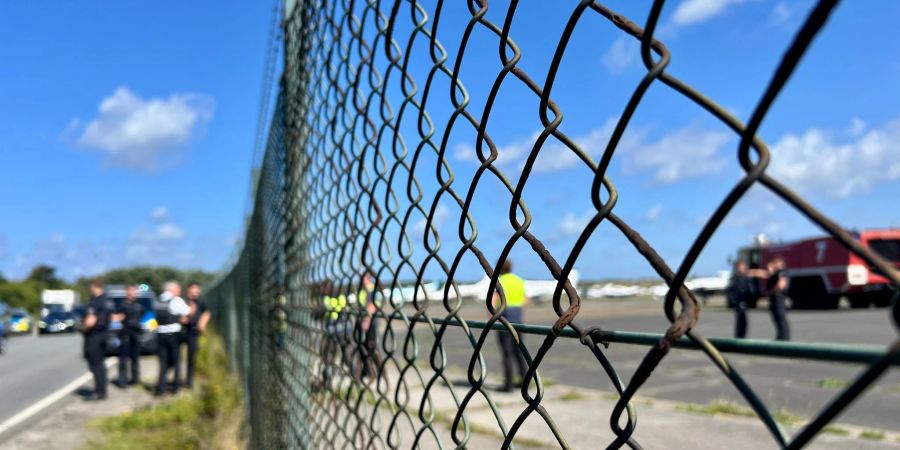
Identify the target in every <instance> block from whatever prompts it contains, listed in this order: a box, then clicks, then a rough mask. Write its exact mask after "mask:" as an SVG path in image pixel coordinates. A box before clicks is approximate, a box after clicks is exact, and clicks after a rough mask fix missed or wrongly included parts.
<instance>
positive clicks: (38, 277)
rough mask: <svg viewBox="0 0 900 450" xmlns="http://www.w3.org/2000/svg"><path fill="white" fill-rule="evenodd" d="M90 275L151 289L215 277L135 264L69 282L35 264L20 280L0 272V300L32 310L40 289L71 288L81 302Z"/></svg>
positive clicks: (36, 307) (37, 306)
mask: <svg viewBox="0 0 900 450" xmlns="http://www.w3.org/2000/svg"><path fill="white" fill-rule="evenodd" d="M94 278H99V279H101V280H103V282H104V283H106V284H126V283H138V284H139V283H145V284H147V285H149V286H150V287H151V289H153V290H154V291H155V292H157V293H158V292H162V286H163V283H165V282H166V281H169V280H176V281H179V282H181V283H182V284H187V283H190V282H197V283H200V284H201V285H204V284H207V283H209V282H211V281H212V280H213V278H215V274H213V273H210V272H206V271H203V270H181V269H176V268H174V267H165V266H162V267H153V266H137V267H130V268H123V269H114V270H111V271H109V272H106V273H104V274H101V275H96V276H91V277H81V278H78V279H77V280H76V281H75V282H74V283H69V282H67V281H66V280H63V279H62V278H60V277H59V276H58V275H57V273H56V268H55V267H53V266H50V265H39V266H37V267H35V268H34V269H32V270H31V272H29V274H28V276H27V277H25V279H23V280H18V281H16V280H7V279H6V278H5V277H3V275H0V301H2V302H5V303H6V304H8V305H9V306H10V307H13V308H24V309H26V310H28V312H30V313H32V314H37V313H38V311H39V310H40V309H41V291H43V290H44V289H74V290H75V291H76V292H78V293H79V294H80V295H81V302H82V303H86V302H87V299H88V298H89V297H90V293H89V291H88V284H89V283H90V281H91V280H92V279H94Z"/></svg>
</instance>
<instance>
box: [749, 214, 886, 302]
mask: <svg viewBox="0 0 900 450" xmlns="http://www.w3.org/2000/svg"><path fill="white" fill-rule="evenodd" d="M854 235H855V236H856V237H857V239H859V241H860V242H861V243H862V245H863V246H865V247H868V248H870V249H872V250H873V251H875V253H877V254H878V255H879V256H881V257H882V258H884V259H886V260H888V261H889V262H891V263H892V264H893V265H894V267H897V268H900V229H887V230H867V231H863V232H854ZM776 256H781V257H782V258H784V261H785V265H786V266H787V268H786V270H785V274H786V275H787V277H788V278H789V280H790V285H789V287H788V296H789V297H790V298H791V304H792V307H793V308H795V309H835V308H837V307H838V305H839V302H840V299H841V297H846V298H847V300H848V302H849V303H850V306H851V307H853V308H868V307H869V306H871V305H875V306H876V307H886V306H889V305H890V304H891V302H892V301H893V298H894V293H895V292H896V289H897V286H893V285H892V284H891V283H890V281H889V280H888V279H887V278H885V277H884V276H883V275H882V274H880V273H879V271H878V270H877V269H876V268H874V267H870V266H869V265H868V264H866V262H865V261H863V259H862V258H860V257H859V256H858V255H856V254H854V253H851V252H850V251H849V250H848V249H847V248H845V247H844V246H843V245H841V244H840V243H838V242H837V241H836V240H834V238H832V237H830V236H829V237H817V238H811V239H804V240H800V241H794V242H787V243H777V244H775V243H763V242H757V244H755V245H753V246H749V247H744V248H741V249H740V250H739V251H738V260H740V261H744V262H745V263H746V264H747V265H748V266H749V267H750V268H765V267H766V264H768V263H769V261H771V260H772V259H773V258H775V257H776ZM764 286H765V283H764V281H763V282H761V284H760V289H759V290H758V292H759V294H760V296H764V295H766V292H765V290H764ZM751 303H752V304H751V305H749V306H751V307H753V306H755V300H754V301H753V302H751Z"/></svg>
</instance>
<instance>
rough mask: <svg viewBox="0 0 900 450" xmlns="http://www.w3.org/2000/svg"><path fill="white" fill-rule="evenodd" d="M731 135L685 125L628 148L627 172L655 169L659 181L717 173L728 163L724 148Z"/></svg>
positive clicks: (671, 181)
mask: <svg viewBox="0 0 900 450" xmlns="http://www.w3.org/2000/svg"><path fill="white" fill-rule="evenodd" d="M731 139H732V135H731V134H729V133H727V132H724V131H708V130H698V129H695V128H691V127H688V128H682V129H679V130H675V131H673V132H671V133H669V134H666V135H665V136H663V137H662V138H660V139H659V140H658V141H656V142H652V143H649V144H640V145H638V146H636V147H633V148H630V149H626V151H624V152H623V153H624V154H625V161H624V168H625V171H626V173H633V172H639V171H652V172H653V178H654V180H656V181H657V182H659V183H674V182H676V181H680V180H683V179H686V178H693V177H698V176H702V175H708V174H711V173H716V172H719V171H721V170H722V169H723V168H724V167H725V165H726V163H727V161H726V159H725V158H724V157H723V156H722V155H721V154H720V150H721V149H722V148H723V147H724V146H725V144H727V143H728V141H730V140H731Z"/></svg>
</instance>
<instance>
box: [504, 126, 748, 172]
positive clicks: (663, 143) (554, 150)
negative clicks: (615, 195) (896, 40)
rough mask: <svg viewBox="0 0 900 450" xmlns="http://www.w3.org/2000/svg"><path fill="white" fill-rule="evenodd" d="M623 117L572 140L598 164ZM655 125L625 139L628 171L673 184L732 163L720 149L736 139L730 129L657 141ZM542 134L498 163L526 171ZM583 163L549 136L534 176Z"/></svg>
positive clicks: (622, 150)
mask: <svg viewBox="0 0 900 450" xmlns="http://www.w3.org/2000/svg"><path fill="white" fill-rule="evenodd" d="M616 122H617V119H615V118H611V119H609V120H607V121H606V122H605V123H604V124H603V125H602V126H601V127H599V128H596V129H594V130H591V131H589V132H588V133H586V134H583V135H580V136H575V137H574V138H572V140H573V141H574V142H575V144H576V145H577V146H578V147H579V148H581V149H582V150H583V151H584V152H585V153H586V154H587V155H588V156H590V157H591V158H592V159H593V160H594V161H597V159H598V158H599V157H600V155H601V154H602V153H603V151H604V150H605V149H606V145H607V144H608V142H609V139H610V137H611V136H612V133H613V131H614V129H615V126H616ZM648 132H649V127H641V126H637V125H632V126H630V127H629V129H628V131H626V132H625V134H624V135H623V136H622V139H621V140H620V141H619V144H618V146H617V149H616V154H617V155H618V157H619V158H622V159H623V161H624V168H625V172H626V173H636V172H643V171H653V172H654V179H655V180H656V181H657V182H660V183H673V182H676V181H680V180H682V179H685V178H692V177H697V176H702V175H707V174H710V173H715V172H719V171H721V170H722V169H723V168H724V167H725V165H726V159H725V158H724V157H723V156H722V155H721V154H720V150H721V149H722V148H723V147H724V145H725V144H727V143H728V141H729V140H731V139H732V135H731V134H729V133H727V132H724V131H707V130H698V129H696V128H693V127H687V128H682V129H678V130H674V131H672V132H669V133H668V134H666V135H664V136H663V137H662V138H660V139H659V140H658V141H656V142H647V140H648V139H647V134H648ZM539 134H540V133H539V132H535V133H533V134H532V136H531V137H530V138H528V139H524V140H519V141H516V142H513V143H512V144H509V145H507V146H503V147H502V148H501V149H500V150H498V151H499V152H500V153H501V154H504V152H505V154H506V155H508V156H507V157H505V158H503V159H500V158H498V162H497V163H496V164H497V165H498V166H500V167H507V168H508V167H511V166H515V167H516V169H519V170H521V168H522V166H523V165H524V161H523V159H524V158H525V156H526V154H527V152H528V151H530V150H531V148H532V146H533V145H534V142H535V140H536V139H537V137H538V135H539ZM578 164H581V159H580V158H579V157H578V156H577V155H576V154H575V153H574V152H573V151H572V150H571V149H570V148H569V147H567V146H565V145H563V144H562V143H561V142H560V141H558V140H557V139H555V138H553V137H552V136H551V137H549V138H548V139H547V140H546V141H545V142H544V145H543V147H542V148H541V152H540V154H539V155H538V158H537V161H535V164H534V169H533V170H534V173H537V174H540V173H550V172H559V171H563V170H567V169H570V168H572V167H575V166H577V165H578Z"/></svg>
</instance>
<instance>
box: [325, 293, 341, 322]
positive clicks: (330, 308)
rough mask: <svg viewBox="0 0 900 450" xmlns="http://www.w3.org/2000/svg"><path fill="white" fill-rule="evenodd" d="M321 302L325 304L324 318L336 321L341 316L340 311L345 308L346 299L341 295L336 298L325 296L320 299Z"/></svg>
mask: <svg viewBox="0 0 900 450" xmlns="http://www.w3.org/2000/svg"><path fill="white" fill-rule="evenodd" d="M322 302H323V303H324V304H325V311H326V312H327V315H326V317H328V318H329V319H331V320H337V319H338V317H340V316H341V311H343V310H344V308H346V307H347V297H345V296H343V295H339V296H337V297H331V296H328V295H326V296H325V297H323V298H322Z"/></svg>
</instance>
